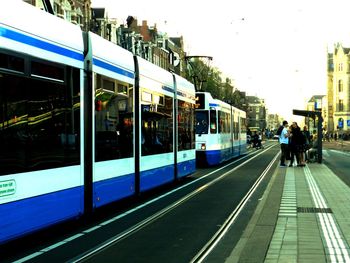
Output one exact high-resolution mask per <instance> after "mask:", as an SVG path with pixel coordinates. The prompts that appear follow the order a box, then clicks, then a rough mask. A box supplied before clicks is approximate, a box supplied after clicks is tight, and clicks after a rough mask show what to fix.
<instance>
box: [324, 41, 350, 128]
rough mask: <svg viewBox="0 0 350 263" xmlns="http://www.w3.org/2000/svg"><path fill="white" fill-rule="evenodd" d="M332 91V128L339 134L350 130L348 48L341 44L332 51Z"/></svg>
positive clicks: (349, 63)
mask: <svg viewBox="0 0 350 263" xmlns="http://www.w3.org/2000/svg"><path fill="white" fill-rule="evenodd" d="M332 67H333V76H332V77H333V87H332V88H333V92H331V93H332V94H331V96H330V97H329V104H330V105H332V109H333V130H334V131H338V132H339V134H342V133H348V132H349V131H350V48H344V47H343V46H342V45H341V44H337V45H336V46H335V47H334V53H333V66H332Z"/></svg>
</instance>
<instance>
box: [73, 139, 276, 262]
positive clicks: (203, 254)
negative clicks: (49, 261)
mask: <svg viewBox="0 0 350 263" xmlns="http://www.w3.org/2000/svg"><path fill="white" fill-rule="evenodd" d="M271 147H272V146H270V147H268V148H266V149H264V150H263V151H261V152H259V153H256V154H254V153H253V154H252V153H250V154H249V155H248V157H250V158H249V159H247V160H245V161H243V162H242V163H240V164H239V165H237V166H235V167H234V168H232V169H230V170H229V171H226V172H225V173H223V174H222V175H221V176H219V177H217V178H215V179H214V180H212V181H210V182H209V183H205V184H204V185H202V186H200V187H198V188H197V189H196V190H194V191H192V192H191V193H189V194H187V195H186V196H184V197H183V198H181V199H179V200H178V201H176V202H174V203H172V204H171V205H169V206H167V207H166V208H164V209H162V210H160V211H159V212H157V213H155V214H154V215H152V216H150V217H148V218H146V219H145V220H143V221H141V222H140V223H139V224H137V225H135V226H133V227H132V228H130V229H128V230H126V231H124V232H123V233H120V234H119V235H117V236H116V237H114V238H112V239H110V240H108V241H106V242H105V243H104V244H101V246H99V247H97V248H95V249H93V250H91V251H89V252H88V253H86V254H84V255H81V256H79V257H77V258H75V259H73V260H72V261H71V262H74V263H78V262H84V261H85V260H86V259H89V258H90V257H92V256H93V255H95V254H97V253H100V252H101V251H102V250H104V249H105V248H107V247H108V246H110V245H112V244H114V243H116V242H119V241H120V240H122V239H123V238H125V237H126V236H128V235H132V234H133V233H135V232H136V231H139V230H140V229H141V228H143V227H145V226H147V225H148V224H150V223H152V222H153V221H155V220H157V219H159V218H160V217H162V216H163V215H165V214H166V213H168V212H170V211H171V210H173V209H175V208H176V207H177V206H179V205H181V204H183V203H185V202H187V201H188V200H189V199H191V198H192V197H194V196H195V195H197V194H199V193H201V192H202V191H204V190H205V189H207V188H209V187H210V186H211V185H213V184H215V183H217V182H218V181H220V180H222V179H223V178H224V177H226V176H227V175H229V174H231V173H232V172H234V171H235V170H237V169H239V168H241V167H242V166H244V165H245V164H247V163H248V162H251V161H252V160H254V159H255V158H257V157H258V156H259V155H261V154H263V153H264V152H265V151H268V150H269V149H270V148H271ZM277 156H278V154H277V155H276V156H275V157H274V159H273V160H272V161H271V162H270V164H269V165H268V166H267V167H266V169H265V170H264V172H263V173H262V174H261V175H260V176H259V178H258V180H257V181H256V182H255V183H254V185H253V186H252V188H251V189H250V190H249V191H248V192H247V194H246V195H245V196H244V198H243V199H242V200H241V202H240V203H239V205H238V206H237V207H236V209H235V210H234V211H233V212H232V214H231V215H230V216H229V217H228V218H227V220H226V221H225V222H224V223H223V225H222V226H221V228H220V229H219V231H218V232H217V233H215V235H214V236H213V238H212V239H211V240H210V241H209V242H208V243H207V244H206V245H205V246H204V247H203V249H202V250H201V251H200V252H199V253H198V254H197V255H196V256H195V257H194V258H193V259H192V260H191V262H193V263H194V262H202V261H203V260H204V259H205V257H206V255H208V253H210V251H211V250H212V249H213V248H214V247H215V245H216V244H217V242H219V241H220V239H221V238H222V236H223V235H224V234H225V232H226V231H227V229H228V228H229V227H230V226H231V225H232V223H233V222H234V220H235V219H236V218H237V216H238V215H239V213H240V211H241V210H242V209H243V207H244V206H245V204H246V202H247V201H248V200H249V198H250V197H251V195H252V194H253V192H254V191H255V189H256V188H257V187H258V185H259V184H260V182H261V181H262V180H263V178H264V177H265V175H266V174H267V172H268V171H269V170H270V169H271V166H272V165H273V163H274V162H275V161H276V158H277ZM231 165H232V163H230V164H227V165H225V166H223V167H221V168H219V169H216V170H214V171H212V172H209V173H208V174H206V175H204V176H202V177H200V178H198V179H197V180H195V181H193V182H191V183H188V184H186V185H184V186H182V187H181V188H184V187H188V186H189V185H190V184H193V183H196V182H198V181H200V180H203V179H204V178H206V177H208V176H210V175H212V174H214V173H217V172H218V171H220V170H222V169H224V168H227V167H228V166H231ZM178 189H179V188H178ZM178 189H177V190H178Z"/></svg>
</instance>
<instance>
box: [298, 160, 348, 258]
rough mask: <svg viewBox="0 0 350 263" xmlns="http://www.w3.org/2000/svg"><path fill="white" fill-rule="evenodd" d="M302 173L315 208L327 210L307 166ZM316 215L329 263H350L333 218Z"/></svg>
mask: <svg viewBox="0 0 350 263" xmlns="http://www.w3.org/2000/svg"><path fill="white" fill-rule="evenodd" d="M304 172H305V176H306V181H307V183H308V186H309V189H310V192H311V196H312V199H313V201H314V204H315V206H316V207H317V208H329V207H328V206H327V204H326V201H325V199H324V197H323V195H322V193H321V191H320V189H319V187H318V185H317V183H316V181H315V179H314V177H313V176H312V173H311V171H310V168H309V167H308V166H305V167H304ZM317 215H318V219H319V222H320V225H321V229H322V233H323V237H324V240H325V241H326V244H327V246H326V248H325V249H326V251H327V252H328V255H329V257H330V259H331V262H350V257H349V252H348V251H349V247H348V245H347V243H346V241H345V238H344V237H343V236H342V234H341V232H340V231H339V228H338V226H337V224H336V220H335V218H334V216H333V215H332V214H330V213H317Z"/></svg>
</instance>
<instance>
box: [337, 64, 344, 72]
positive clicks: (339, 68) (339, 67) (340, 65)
mask: <svg viewBox="0 0 350 263" xmlns="http://www.w3.org/2000/svg"><path fill="white" fill-rule="evenodd" d="M338 71H343V63H339V65H338Z"/></svg>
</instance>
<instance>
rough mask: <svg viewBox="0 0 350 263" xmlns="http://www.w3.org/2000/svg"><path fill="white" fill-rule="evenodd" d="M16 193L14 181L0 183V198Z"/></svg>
mask: <svg viewBox="0 0 350 263" xmlns="http://www.w3.org/2000/svg"><path fill="white" fill-rule="evenodd" d="M15 192H16V182H15V180H6V181H0V197H3V196H7V195H13V194H15Z"/></svg>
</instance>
